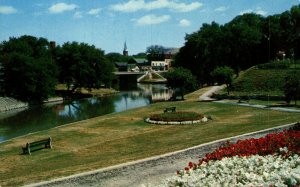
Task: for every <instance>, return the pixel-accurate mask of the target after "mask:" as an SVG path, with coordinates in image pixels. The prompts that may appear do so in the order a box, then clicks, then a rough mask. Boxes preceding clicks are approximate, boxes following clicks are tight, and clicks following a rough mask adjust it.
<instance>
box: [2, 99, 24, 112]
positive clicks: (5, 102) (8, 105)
mask: <svg viewBox="0 0 300 187" xmlns="http://www.w3.org/2000/svg"><path fill="white" fill-rule="evenodd" d="M27 107H28V103H24V102H21V101H18V100H16V99H13V98H11V97H0V112H6V111H10V110H15V109H20V108H27Z"/></svg>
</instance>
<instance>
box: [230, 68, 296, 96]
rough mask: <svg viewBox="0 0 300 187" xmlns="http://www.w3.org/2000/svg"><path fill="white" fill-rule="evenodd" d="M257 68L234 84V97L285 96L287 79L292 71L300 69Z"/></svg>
mask: <svg viewBox="0 0 300 187" xmlns="http://www.w3.org/2000/svg"><path fill="white" fill-rule="evenodd" d="M265 67H267V66H263V67H262V66H255V67H252V68H250V69H248V70H246V71H244V72H242V73H241V74H240V76H239V77H238V78H237V79H236V80H234V82H233V90H232V91H233V94H234V95H273V96H275V95H279V96H281V95H284V94H283V91H282V90H283V86H284V83H285V77H286V75H288V74H289V72H291V71H295V70H296V71H299V73H300V69H291V68H289V67H287V68H281V67H280V68H265Z"/></svg>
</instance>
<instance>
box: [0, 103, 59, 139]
mask: <svg viewBox="0 0 300 187" xmlns="http://www.w3.org/2000/svg"><path fill="white" fill-rule="evenodd" d="M56 125H57V118H56V113H55V111H53V110H51V109H49V107H46V106H39V107H34V108H29V109H28V110H24V111H22V112H19V113H17V114H16V115H14V116H10V117H7V118H3V119H1V120H0V127H1V129H4V130H0V136H1V137H5V139H9V138H13V137H16V136H20V135H24V134H28V133H31V132H33V129H34V131H40V130H44V129H49V128H51V127H54V126H56Z"/></svg>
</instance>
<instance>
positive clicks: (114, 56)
mask: <svg viewBox="0 0 300 187" xmlns="http://www.w3.org/2000/svg"><path fill="white" fill-rule="evenodd" d="M105 56H106V58H107V59H108V61H109V62H111V63H114V62H128V60H129V59H130V57H129V56H124V55H122V54H120V53H108V54H106V55H105Z"/></svg>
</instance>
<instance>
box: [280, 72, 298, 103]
mask: <svg viewBox="0 0 300 187" xmlns="http://www.w3.org/2000/svg"><path fill="white" fill-rule="evenodd" d="M284 95H285V99H286V102H287V103H290V102H291V101H292V100H293V99H294V101H295V105H297V99H298V98H299V96H300V74H299V72H297V71H293V72H291V73H290V74H288V75H287V76H286V78H285V84H284Z"/></svg>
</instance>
